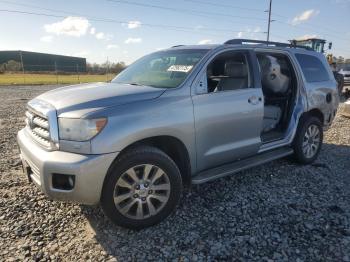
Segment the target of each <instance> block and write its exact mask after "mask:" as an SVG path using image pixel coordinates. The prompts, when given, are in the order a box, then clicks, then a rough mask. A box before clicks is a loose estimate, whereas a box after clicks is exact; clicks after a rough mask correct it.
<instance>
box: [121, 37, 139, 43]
mask: <svg viewBox="0 0 350 262" xmlns="http://www.w3.org/2000/svg"><path fill="white" fill-rule="evenodd" d="M141 42H142V38H132V37H129V38H128V39H126V40H125V41H124V43H125V44H137V43H141Z"/></svg>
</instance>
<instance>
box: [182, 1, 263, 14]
mask: <svg viewBox="0 0 350 262" xmlns="http://www.w3.org/2000/svg"><path fill="white" fill-rule="evenodd" d="M183 1H185V2H193V3H197V4H204V5H211V6H216V7H218V6H220V7H229V8H233V9H240V10H246V11H253V12H264V10H261V9H254V8H248V7H241V6H234V5H229V4H222V3H221V4H218V3H213V2H206V1H199V0H183Z"/></svg>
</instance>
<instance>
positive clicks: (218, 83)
mask: <svg viewBox="0 0 350 262" xmlns="http://www.w3.org/2000/svg"><path fill="white" fill-rule="evenodd" d="M207 83H208V93H210V92H220V91H229V90H238V89H244V88H248V87H249V85H250V80H249V66H248V61H247V57H246V55H245V54H244V53H239V52H225V53H223V54H220V55H219V56H217V57H216V58H214V60H213V61H212V62H211V63H210V64H209V65H208V66H207Z"/></svg>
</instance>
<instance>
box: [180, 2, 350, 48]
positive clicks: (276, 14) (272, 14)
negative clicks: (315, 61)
mask: <svg viewBox="0 0 350 262" xmlns="http://www.w3.org/2000/svg"><path fill="white" fill-rule="evenodd" d="M183 1H185V2H194V3H198V4H203V5H210V6H216V7H225V8H232V9H241V10H247V11H254V12H264V10H261V9H254V8H245V7H240V6H234V5H229V4H222V3H220V4H219V3H213V2H206V1H200V0H183ZM265 12H266V10H265ZM271 16H274V17H280V18H286V19H289V17H287V16H285V15H281V14H279V13H275V12H271ZM274 21H277V20H274ZM278 22H280V23H285V24H287V25H289V26H293V27H300V28H307V26H303V25H291V24H290V23H287V22H283V21H278ZM304 24H306V25H310V26H309V27H308V28H307V29H309V28H311V29H314V28H315V27H320V26H319V25H317V24H315V23H311V22H304ZM322 28H329V30H332V32H334V33H338V34H342V32H339V31H334V28H331V27H328V26H322ZM319 32H321V31H319ZM328 32H329V31H328V30H327V33H326V34H329V33H328ZM346 40H349V39H346ZM349 41H350V40H349Z"/></svg>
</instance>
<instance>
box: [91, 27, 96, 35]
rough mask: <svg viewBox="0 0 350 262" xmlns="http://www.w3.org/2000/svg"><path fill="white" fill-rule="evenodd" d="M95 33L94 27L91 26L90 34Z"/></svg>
mask: <svg viewBox="0 0 350 262" xmlns="http://www.w3.org/2000/svg"><path fill="white" fill-rule="evenodd" d="M95 33H96V28H95V27H91V29H90V34H92V35H94V34H95Z"/></svg>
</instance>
